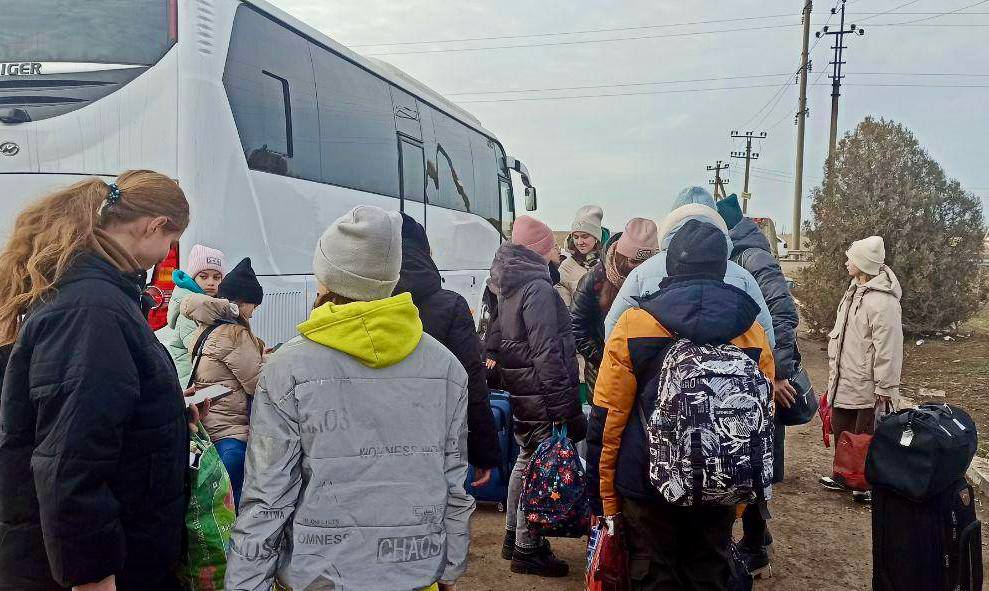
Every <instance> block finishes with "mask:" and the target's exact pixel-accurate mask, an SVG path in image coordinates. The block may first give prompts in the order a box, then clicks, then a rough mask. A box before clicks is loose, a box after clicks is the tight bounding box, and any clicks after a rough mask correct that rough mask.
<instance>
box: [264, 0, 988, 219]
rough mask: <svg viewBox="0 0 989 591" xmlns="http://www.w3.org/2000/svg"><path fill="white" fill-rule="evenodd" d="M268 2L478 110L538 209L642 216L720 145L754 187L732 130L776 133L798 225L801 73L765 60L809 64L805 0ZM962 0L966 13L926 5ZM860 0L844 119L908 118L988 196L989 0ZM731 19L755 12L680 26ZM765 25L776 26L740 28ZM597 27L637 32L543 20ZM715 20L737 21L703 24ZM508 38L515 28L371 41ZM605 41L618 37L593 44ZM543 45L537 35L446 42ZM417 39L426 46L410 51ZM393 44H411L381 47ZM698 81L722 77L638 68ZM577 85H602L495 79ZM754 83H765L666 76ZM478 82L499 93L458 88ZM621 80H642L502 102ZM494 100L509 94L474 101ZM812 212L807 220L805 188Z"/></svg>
mask: <svg viewBox="0 0 989 591" xmlns="http://www.w3.org/2000/svg"><path fill="white" fill-rule="evenodd" d="M271 1H272V2H274V4H276V5H278V6H279V7H280V8H282V9H284V10H286V11H288V12H289V13H291V14H293V15H294V16H296V17H298V18H300V19H302V20H303V21H305V22H307V23H308V24H310V25H312V26H314V27H316V28H317V29H319V30H321V31H323V32H325V33H326V34H328V35H329V36H331V37H333V38H334V39H336V40H337V41H339V42H341V43H343V44H345V45H347V46H349V47H352V48H354V49H355V50H356V51H358V52H360V53H364V54H377V55H376V57H379V58H380V59H385V60H387V61H390V62H391V63H393V64H395V65H396V66H398V67H400V68H402V69H404V70H405V71H407V72H408V73H410V74H411V75H413V76H415V77H416V78H418V79H419V80H421V81H423V82H425V83H426V84H428V85H429V86H431V87H433V88H434V89H436V90H437V91H439V92H441V93H443V94H445V95H446V96H448V97H449V98H451V99H452V100H454V101H455V102H458V103H459V104H461V105H462V106H464V107H465V108H466V109H467V110H469V111H471V112H472V113H474V114H475V115H476V116H477V117H478V118H479V119H480V120H481V122H482V123H483V124H484V126H485V127H486V128H487V129H489V130H491V131H492V132H494V133H495V134H496V135H497V136H498V138H499V139H500V140H501V141H502V143H503V144H504V145H505V148H506V149H507V150H508V151H509V153H511V154H513V155H515V156H517V157H519V158H520V159H521V160H522V161H523V162H525V163H526V165H527V166H528V167H529V170H530V172H531V174H532V177H533V180H534V181H535V184H536V186H537V187H538V188H539V195H540V208H539V212H538V213H537V215H538V217H541V218H542V219H544V220H546V221H547V222H548V223H549V224H550V225H552V226H553V227H555V228H560V229H563V228H567V227H568V226H569V223H570V219H571V217H572V215H573V212H574V211H575V210H576V209H577V208H578V207H579V206H581V205H584V204H587V203H597V204H600V205H601V206H603V207H604V209H605V225H607V226H610V227H612V228H619V227H621V226H622V225H623V224H624V223H625V221H627V220H628V218H630V217H633V216H643V217H652V218H661V217H662V216H663V215H664V214H665V213H666V212H667V211H668V210H669V207H670V204H671V203H672V200H673V197H674V196H675V195H676V193H677V192H678V191H679V190H680V189H681V188H683V187H685V186H687V185H692V184H699V185H705V186H706V185H707V183H708V180H709V179H710V178H713V177H711V176H710V173H708V172H707V171H706V170H705V166H706V165H708V164H713V163H714V161H715V160H717V159H721V160H724V161H729V160H730V161H731V168H730V169H729V170H728V174H727V177H728V178H729V179H730V183H729V184H728V191H729V193H730V192H732V191H737V192H739V193H741V190H742V180H743V168H744V166H743V164H744V163H743V162H742V161H741V160H735V159H731V158H729V153H730V152H731V151H733V150H738V149H740V148H741V147H743V144H741V143H739V142H737V141H734V140H731V139H730V138H729V132H730V131H731V130H732V129H742V130H748V129H752V130H755V131H767V132H768V133H769V137H768V139H767V140H765V141H764V142H760V143H761V145H759V146H758V151H759V152H760V154H761V157H760V159H759V160H758V161H757V162H754V163H753V166H754V168H753V174H752V180H751V187H750V190H751V192H752V193H753V195H754V198H753V201H752V204H751V208H750V210H751V211H750V213H751V214H753V215H765V216H770V217H773V218H774V219H775V220H776V223H777V226H778V227H780V226H782V227H785V228H786V229H787V230H789V227H790V226H791V221H790V220H791V218H792V211H793V180H792V176H793V172H794V169H795V164H794V160H795V156H794V149H795V144H796V127H795V126H794V125H793V113H794V112H795V111H796V103H797V87H796V85H794V84H792V83H791V84H788V85H784V82H785V81H787V80H790V81H791V82H792V80H793V76H792V75H783V76H764V75H776V74H781V73H790V74H792V73H793V72H794V71H795V70H796V69H797V67H798V65H799V53H800V40H801V28H800V26H799V24H798V23H799V20H800V17H799V13H800V9H801V6H802V0H787V1H783V0H734V1H732V2H724V1H721V2H716V1H714V0H695V1H691V2H683V1H682V0H621V1H617V0H614V1H608V0H582V1H581V2H572V1H562V0H542V1H540V2H531V1H521V0H471V2H463V3H461V2H458V3H454V2H451V1H449V0H404V1H402V2H396V1H395V0H332V1H326V0H271ZM834 5H835V1H834V0H816V1H815V3H814V15H813V18H812V22H813V23H814V26H813V27H812V31H814V30H817V29H819V28H820V27H821V26H823V25H824V23H825V21H826V20H827V18H828V16H829V12H830V8H831V7H832V6H834ZM970 5H971V6H970ZM968 6H970V7H969V8H966V7H968ZM891 9H893V10H892V11H891V12H888V13H887V14H876V13H883V12H885V11H890V10H891ZM958 9H962V10H961V11H960V12H961V13H962V14H954V15H948V16H943V17H938V18H931V17H934V16H935V15H937V14H939V13H942V12H948V11H955V10H958ZM847 10H848V15H849V22H854V23H856V24H861V26H862V27H863V28H865V29H866V30H867V32H866V35H865V36H864V37H855V38H853V39H849V40H848V42H847V43H848V45H849V48H848V49H847V50H846V61H847V62H848V63H847V65H846V66H845V67H846V73H847V74H848V78H847V80H846V82H848V83H849V85H848V86H846V87H843V89H842V98H841V110H840V118H839V130H840V131H841V132H844V131H846V130H849V129H851V128H852V127H854V125H855V124H856V123H857V122H859V121H861V119H862V118H863V117H865V116H866V115H869V114H872V115H876V116H883V117H886V118H888V119H893V120H895V121H898V122H901V123H904V124H905V125H906V126H907V127H908V128H910V129H911V130H912V131H913V132H914V133H915V134H916V135H917V137H918V138H919V140H920V142H921V144H922V145H923V146H925V147H926V148H927V150H928V151H929V152H930V153H931V154H932V155H933V156H934V158H936V159H937V160H938V161H939V162H940V163H941V165H942V166H943V167H944V169H945V171H946V172H947V174H948V175H949V176H950V177H954V178H957V179H958V180H959V181H960V182H961V183H962V185H963V186H964V187H965V188H966V189H968V190H971V191H973V192H975V193H977V194H979V195H980V196H982V198H983V203H984V204H989V159H987V156H989V151H987V150H986V149H985V147H984V146H985V145H986V142H987V141H989V136H987V134H989V110H987V105H989V43H986V34H987V33H989V0H984V1H983V2H978V3H976V0H913V1H912V2H908V1H907V0H850V2H849V3H848V9H847ZM780 15H784V16H780ZM753 17H756V18H753ZM720 19H749V20H731V21H730V22H713V23H712V22H708V23H706V24H695V25H689V26H680V25H679V24H680V23H694V22H697V21H712V20H720ZM836 21H837V19H834V20H833V21H832V25H836V24H837V22H836ZM912 21H917V22H912ZM910 22H912V24H911V26H880V25H884V24H889V23H910ZM656 25H660V26H658V27H657V26H656ZM670 25H676V26H670ZM944 25H950V26H944ZM972 25H981V26H972ZM756 27H764V28H760V29H758V30H745V29H753V28H756ZM600 29H624V30H620V31H609V32H598V33H581V34H565V35H556V36H548V35H546V34H548V33H570V32H576V31H587V30H600ZM710 31H731V32H719V33H713V34H691V33H698V32H710ZM524 35H532V36H528V37H521V36H524ZM507 36H518V37H516V38H510V39H492V40H484V41H461V42H456V43H425V44H417V45H382V46H371V45H369V44H372V43H401V42H412V41H437V40H451V39H454V40H455V39H472V38H478V37H507ZM629 37H639V39H633V40H628V39H627V38H629ZM618 38H625V39H626V40H620V41H618V40H614V39H618ZM601 39H612V40H613V41H607V42H591V41H593V40H601ZM830 41H831V38H828V39H826V40H824V41H822V42H821V43H819V44H818V45H817V47H816V49H815V51H814V52H813V54H812V56H811V57H812V59H813V62H814V64H813V66H814V67H813V72H812V73H811V78H810V82H811V83H814V82H815V81H818V84H819V85H818V86H810V87H809V89H808V95H809V106H810V111H811V116H810V118H809V120H808V125H807V152H806V157H805V177H804V188H805V196H806V195H809V193H810V190H811V189H812V188H813V186H814V185H817V184H819V183H820V181H821V174H822V172H821V169H822V166H823V163H824V157H825V154H826V152H827V141H828V125H829V120H830V119H829V117H830V104H831V100H830V94H831V92H830V90H831V89H830V79H829V78H828V76H827V75H826V73H825V70H827V69H828V68H829V66H828V62H830V61H831V53H832V52H831V49H830V45H831V43H830ZM811 43H812V44H813V43H814V39H813V36H812V39H811ZM534 44H535V45H540V46H537V47H513V48H503V49H497V50H483V51H444V52H436V51H433V50H438V49H452V48H480V47H496V46H519V45H534ZM548 44H552V45H548ZM358 45H360V46H361V47H356V46H358ZM414 51H418V52H422V53H405V52H414ZM427 51H428V52H427ZM394 52H403V53H404V54H395V55H391V56H385V55H381V54H385V53H394ZM873 73H909V74H914V75H877V74H873ZM822 74H824V75H823V76H821V75H822ZM915 74H925V75H924V76H920V75H915ZM930 74H939V75H930ZM943 74H965V76H962V75H950V76H946V75H943ZM754 76H761V77H754ZM819 76H821V77H820V78H819ZM726 78H731V79H726ZM698 79H718V80H705V81H698V82H678V83H674V84H657V85H642V84H640V83H644V82H661V81H683V80H698ZM858 84H871V85H876V84H898V85H902V84H908V85H917V84H921V85H951V86H954V87H951V88H927V87H919V86H894V87H882V86H857V85H858ZM616 85H621V86H616ZM962 85H964V86H970V87H969V88H962V87H959V86H962ZM580 86H584V87H586V86H595V87H598V86H600V88H583V89H575V90H566V91H554V90H548V91H541V92H526V93H503V94H493V92H494V91H507V90H519V89H554V88H561V87H567V88H571V87H580ZM742 86H745V87H752V86H758V87H757V88H735V89H733V90H712V91H707V92H669V91H679V90H684V89H697V88H725V87H742ZM972 86H975V87H972ZM781 89H782V92H779V90H781ZM473 92H479V93H486V94H454V93H473ZM659 92H662V94H660V93H659ZM623 93H624V94H631V96H609V97H600V98H574V99H566V100H525V101H511V102H509V101H507V100H505V99H519V98H533V97H560V96H573V95H601V94H623ZM646 93H651V94H646ZM777 99H778V100H777ZM492 100H499V101H500V102H471V101H492ZM762 107H766V108H764V109H762V111H761V112H760V108H762ZM803 211H804V218H805V219H806V218H807V217H808V216H809V215H810V201H809V199H807V198H805V199H804V206H803Z"/></svg>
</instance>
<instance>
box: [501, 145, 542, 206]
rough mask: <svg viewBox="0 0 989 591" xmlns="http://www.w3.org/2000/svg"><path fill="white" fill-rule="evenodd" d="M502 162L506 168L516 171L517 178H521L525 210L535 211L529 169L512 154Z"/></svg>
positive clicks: (534, 194) (533, 190)
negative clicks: (523, 186) (523, 187)
mask: <svg viewBox="0 0 989 591" xmlns="http://www.w3.org/2000/svg"><path fill="white" fill-rule="evenodd" d="M504 164H505V168H507V169H508V170H514V171H515V172H517V173H518V174H519V178H521V179H522V184H523V185H525V210H526V211H536V206H537V202H536V187H535V186H534V185H533V184H532V178H531V177H530V176H529V169H528V168H526V167H525V164H522V161H521V160H519V159H518V158H514V157H512V156H508V157H506V158H505V162H504Z"/></svg>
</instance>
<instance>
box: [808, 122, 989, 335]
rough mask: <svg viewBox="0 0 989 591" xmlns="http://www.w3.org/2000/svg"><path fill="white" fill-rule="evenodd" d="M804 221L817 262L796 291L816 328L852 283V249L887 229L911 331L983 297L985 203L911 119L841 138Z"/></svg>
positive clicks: (861, 128) (825, 323)
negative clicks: (809, 219) (810, 218)
mask: <svg viewBox="0 0 989 591" xmlns="http://www.w3.org/2000/svg"><path fill="white" fill-rule="evenodd" d="M812 199H813V213H814V223H813V225H810V224H807V225H805V228H806V230H807V235H808V238H809V240H810V244H811V252H812V254H813V262H812V263H811V264H810V265H809V266H807V267H806V268H805V269H804V270H803V271H802V273H801V275H800V276H799V278H798V289H797V293H796V295H797V297H798V298H799V299H800V301H801V303H802V304H803V310H802V312H803V314H804V318H805V320H807V321H808V322H809V323H810V325H811V327H812V328H816V329H823V330H828V329H830V328H831V326H832V325H833V323H834V314H835V312H836V310H837V307H838V301H839V299H840V298H841V295H842V294H843V293H844V292H845V289H846V288H847V287H848V284H849V281H850V279H849V277H848V274H847V272H846V271H845V268H844V263H845V260H846V257H845V251H846V250H847V249H848V246H849V245H850V244H851V243H852V242H853V241H855V240H858V239H860V238H865V237H866V236H871V235H879V236H882V237H883V240H884V241H885V243H886V264H887V265H889V266H890V267H891V268H892V269H893V271H894V272H895V273H896V276H897V277H898V278H899V280H900V283H901V284H902V286H903V299H902V302H901V303H902V306H903V324H904V329H905V330H906V331H908V332H912V333H924V332H934V331H938V330H945V329H949V328H952V327H954V326H956V325H957V324H958V323H960V322H963V321H965V320H966V319H968V318H969V317H970V316H971V315H972V314H974V313H975V312H976V311H977V310H978V309H979V307H980V305H981V304H982V303H983V302H985V300H986V297H987V295H989V294H987V291H989V290H987V287H986V284H985V281H984V279H983V278H984V277H985V273H984V272H980V270H979V266H978V265H979V262H980V260H981V259H982V257H983V256H984V252H983V249H984V245H983V237H984V236H985V228H984V227H983V215H982V204H981V203H980V201H979V199H978V198H977V197H976V196H975V195H973V194H972V193H970V192H967V191H965V190H964V189H963V188H962V187H961V185H960V184H959V183H958V181H955V180H952V179H948V178H947V177H946V176H945V174H944V171H943V170H942V169H941V167H940V165H938V163H937V162H935V161H934V159H933V158H931V157H930V155H928V154H927V152H926V151H925V150H924V149H923V148H922V147H921V146H920V144H919V142H918V141H917V139H916V138H915V137H914V135H913V134H912V133H911V132H910V131H909V130H907V129H906V128H905V127H904V126H902V125H900V124H897V123H894V122H892V121H886V120H883V119H879V120H876V119H873V118H871V117H868V118H866V119H865V120H864V121H862V122H861V123H860V124H859V125H858V127H856V128H855V130H854V132H852V133H849V134H846V135H845V137H844V138H843V139H842V140H841V142H840V143H839V145H838V149H837V151H836V153H835V162H834V165H833V167H832V168H830V169H828V167H827V166H826V167H825V179H824V182H823V183H822V184H821V186H820V187H817V188H815V189H814V191H813V193H812Z"/></svg>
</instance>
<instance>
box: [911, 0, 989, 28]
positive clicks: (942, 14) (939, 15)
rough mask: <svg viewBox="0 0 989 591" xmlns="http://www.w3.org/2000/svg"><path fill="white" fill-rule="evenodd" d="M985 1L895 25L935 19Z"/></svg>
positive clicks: (981, 0) (986, 0) (988, 0)
mask: <svg viewBox="0 0 989 591" xmlns="http://www.w3.org/2000/svg"><path fill="white" fill-rule="evenodd" d="M986 2H989V0H979V1H978V2H976V3H974V4H969V5H968V6H962V7H961V8H957V9H955V10H949V11H948V12H942V13H940V14H936V15H934V16H926V17H923V18H919V19H917V20H912V21H904V22H902V23H896V24H897V25H912V24H914V23H919V22H923V21H929V20H933V19H936V18H941V17H942V16H947V15H949V14H955V13H957V12H961V11H963V10H965V9H966V8H973V7H975V6H979V5H980V4H985V3H986Z"/></svg>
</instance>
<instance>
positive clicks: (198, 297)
mask: <svg viewBox="0 0 989 591" xmlns="http://www.w3.org/2000/svg"><path fill="white" fill-rule="evenodd" d="M182 314H183V315H184V316H185V317H187V318H190V319H192V320H194V321H195V322H196V323H197V324H198V325H199V327H198V328H197V329H196V330H194V331H193V332H192V333H191V334H190V335H189V336H188V337H186V340H185V345H186V347H187V348H188V349H189V354H190V355H192V354H193V347H195V345H196V341H197V340H198V339H199V335H201V334H202V333H203V331H204V330H206V328H208V327H209V326H211V325H213V324H216V323H217V322H218V321H219V320H221V319H228V320H229V319H230V317H231V314H230V302H228V301H227V300H221V299H217V298H211V297H209V296H207V295H202V294H192V295H188V296H186V297H185V299H184V300H183V301H182ZM263 351H264V343H263V342H261V340H260V339H258V338H257V337H255V336H254V335H253V334H252V333H251V330H250V329H249V328H247V327H246V326H244V325H243V324H241V323H240V322H236V323H233V324H229V323H224V324H220V325H219V326H218V327H217V328H216V329H215V330H213V332H212V333H210V335H209V337H208V338H207V339H206V342H205V343H204V344H203V354H202V359H201V360H200V362H199V367H198V368H196V371H195V374H194V376H193V377H194V379H195V384H196V386H197V387H199V388H203V387H206V386H212V385H214V384H222V385H224V386H226V387H228V388H230V389H231V390H232V391H233V392H232V393H231V394H230V395H229V396H227V397H225V398H222V399H220V400H218V401H216V402H214V403H213V405H212V406H210V410H209V413H208V414H207V415H206V417H205V418H204V419H203V426H205V427H206V431H207V432H209V436H210V439H212V440H213V441H219V440H220V439H226V438H234V439H239V440H241V441H247V435H248V432H249V424H250V416H249V413H248V402H247V401H248V396H250V397H253V396H254V390H255V388H256V387H257V385H258V378H259V377H260V376H261V363H262V352H263ZM192 362H193V363H195V358H192Z"/></svg>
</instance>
